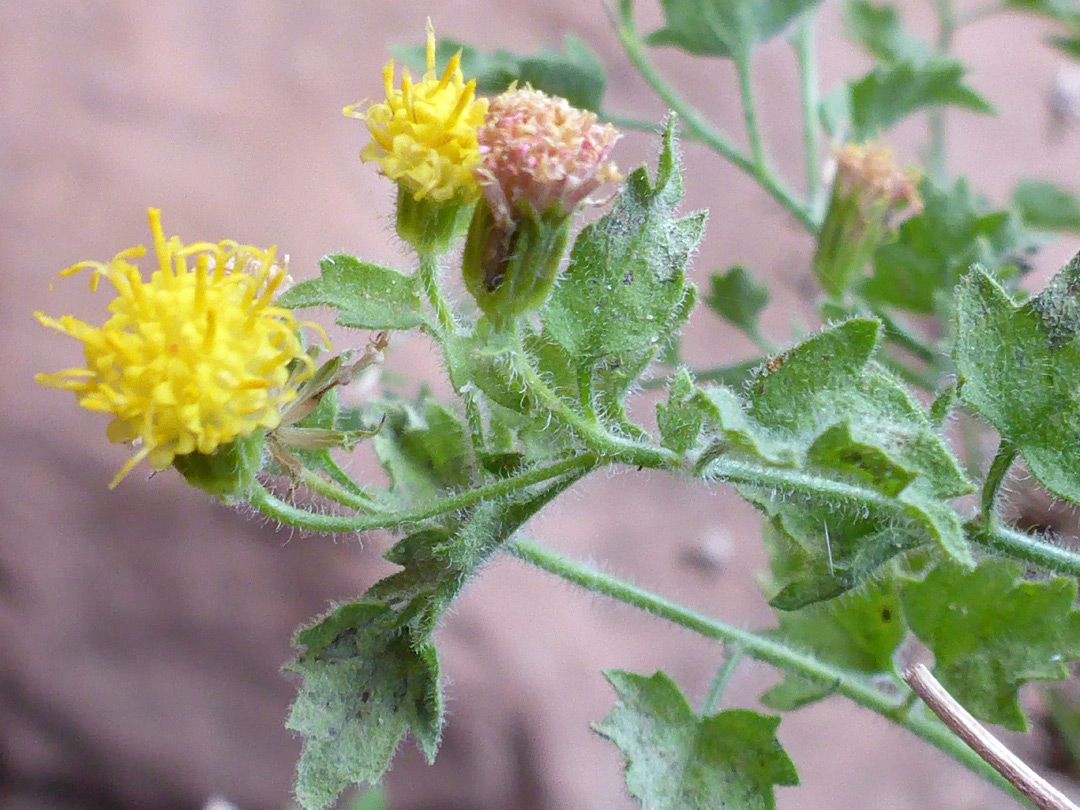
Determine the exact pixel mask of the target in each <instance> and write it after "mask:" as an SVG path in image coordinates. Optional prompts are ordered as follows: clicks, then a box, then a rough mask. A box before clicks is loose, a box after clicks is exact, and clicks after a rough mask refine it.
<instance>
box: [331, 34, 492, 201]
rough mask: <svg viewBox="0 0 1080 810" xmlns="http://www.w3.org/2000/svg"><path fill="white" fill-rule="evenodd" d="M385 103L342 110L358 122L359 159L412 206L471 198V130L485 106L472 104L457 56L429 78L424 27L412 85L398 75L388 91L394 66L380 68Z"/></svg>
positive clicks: (474, 154)
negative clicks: (364, 131) (361, 131)
mask: <svg viewBox="0 0 1080 810" xmlns="http://www.w3.org/2000/svg"><path fill="white" fill-rule="evenodd" d="M383 83H384V85H385V87H386V101H384V102H382V103H379V104H372V105H370V106H369V107H367V109H366V110H363V109H361V107H362V106H363V102H361V103H359V104H353V105H351V106H349V107H346V108H345V114H346V115H348V116H350V117H353V118H359V119H361V120H363V121H364V122H365V123H366V124H367V127H368V130H369V132H370V133H371V143H370V144H368V145H367V147H365V148H364V150H363V151H362V152H361V153H360V159H361V160H364V161H370V160H374V161H376V162H377V163H378V164H379V168H380V170H381V171H382V173H383V174H384V175H386V176H387V177H389V178H390V179H391V180H393V181H395V182H396V183H398V184H400V185H401V186H402V187H403V188H404V189H405V190H406V191H408V192H409V193H411V194H412V195H413V197H414V199H416V200H423V199H429V200H431V201H433V202H445V201H447V200H450V199H452V198H453V197H455V196H456V195H458V194H459V193H460V194H462V195H463V197H464V198H465V199H468V200H471V199H474V198H475V197H476V194H477V187H476V181H475V180H474V179H473V174H472V170H473V168H474V167H475V166H476V165H477V163H479V161H480V152H479V149H478V147H477V142H476V131H477V128H478V127H479V126H480V125H481V124H482V123H483V122H484V114H485V113H486V112H487V100H486V99H478V98H476V81H475V80H471V81H469V82H467V83H466V82H465V81H464V76H463V75H462V72H461V54H460V53H457V54H455V55H454V57H453V58H452V59H451V60H450V62H449V64H448V65H447V66H446V70H445V71H443V74H442V77H441V78H440V77H437V76H436V74H435V34H434V31H433V30H432V28H431V23H430V22H429V23H428V38H427V71H426V72H425V73H424V75H423V77H422V78H421V80H420V81H419V82H417V83H415V84H414V83H413V81H412V77H411V76H410V74H409V71H408V69H405V70H404V71H403V75H402V77H401V89H400V90H399V89H396V88H395V87H394V61H393V60H390V61H389V62H388V63H387V64H386V67H385V68H383Z"/></svg>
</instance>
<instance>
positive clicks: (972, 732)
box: [904, 664, 1080, 810]
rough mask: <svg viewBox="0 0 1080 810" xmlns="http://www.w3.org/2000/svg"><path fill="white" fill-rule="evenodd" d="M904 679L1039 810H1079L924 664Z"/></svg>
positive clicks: (917, 665)
mask: <svg viewBox="0 0 1080 810" xmlns="http://www.w3.org/2000/svg"><path fill="white" fill-rule="evenodd" d="M904 680H905V681H906V682H907V685H908V686H910V687H911V688H912V690H914V692H915V694H917V695H918V696H919V697H920V698H922V700H923V702H924V703H925V704H926V705H927V706H929V707H930V710H931V711H932V712H933V713H934V714H936V715H937V716H938V717H940V718H941V722H943V723H944V724H945V725H947V726H948V727H949V728H950V729H951V730H952V731H953V733H954V734H956V735H957V736H958V737H959V738H960V739H961V740H963V741H964V742H965V743H967V744H968V745H969V746H970V747H971V749H972V750H973V751H975V753H977V754H978V755H979V756H980V757H981V758H982V759H983V760H984V761H986V762H987V763H988V764H989V765H990V767H992V768H993V769H994V770H995V771H997V772H998V773H1000V774H1001V775H1002V776H1003V777H1005V779H1007V780H1008V781H1009V783H1010V784H1011V785H1012V786H1013V787H1015V788H1016V789H1017V790H1018V791H1020V792H1021V793H1022V794H1023V795H1024V796H1025V797H1027V799H1028V801H1030V802H1031V803H1032V804H1033V805H1035V806H1036V807H1038V808H1039V810H1080V808H1077V806H1076V805H1075V804H1073V803H1072V802H1071V801H1069V799H1068V797H1066V796H1065V794H1064V793H1062V792H1061V791H1059V790H1058V789H1057V788H1055V787H1054V786H1053V785H1051V784H1050V783H1049V782H1047V781H1046V780H1045V779H1043V778H1042V777H1041V776H1039V774H1037V773H1035V771H1033V770H1032V769H1031V768H1030V767H1028V765H1027V763H1025V762H1024V761H1023V760H1022V759H1020V757H1018V756H1016V754H1014V753H1013V752H1012V751H1010V750H1009V749H1008V748H1006V747H1005V745H1004V744H1003V743H1002V742H1001V741H1000V740H999V739H998V738H997V737H995V736H994V735H993V734H991V733H990V732H989V731H987V730H986V729H985V728H984V727H983V726H982V724H981V723H979V721H978V720H976V719H975V718H974V717H972V716H971V714H969V713H968V711H967V709H965V708H964V707H963V706H961V705H960V704H959V703H958V702H957V701H956V699H955V698H954V697H953V696H952V695H950V694H949V693H948V692H947V691H946V690H945V687H943V686H942V685H941V684H940V683H938V681H937V679H936V678H935V677H934V676H933V675H932V674H930V670H928V669H927V668H926V667H925V666H924V665H923V664H916V665H915V666H913V667H912V668H911V669H909V670H908V671H907V672H905V673H904Z"/></svg>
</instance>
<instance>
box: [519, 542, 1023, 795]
mask: <svg viewBox="0 0 1080 810" xmlns="http://www.w3.org/2000/svg"><path fill="white" fill-rule="evenodd" d="M506 550H507V551H509V552H510V553H511V554H513V555H514V556H515V557H517V558H518V559H520V560H523V561H524V562H527V563H529V564H531V565H534V566H536V567H537V568H539V569H541V570H543V571H547V572H548V573H549V574H554V575H555V576H557V577H560V578H562V579H564V580H566V581H567V582H572V583H574V584H575V585H579V586H581V587H582V588H584V589H585V590H587V591H590V592H592V593H598V594H602V595H604V596H609V597H611V598H612V599H616V600H618V601H620V602H623V603H625V604H627V605H631V606H633V607H636V608H639V609H640V610H644V611H645V612H647V613H651V614H652V615H653V616H656V617H658V618H660V619H664V620H665V621H669V622H672V623H674V624H677V625H679V626H681V627H685V628H687V629H689V630H692V631H694V632H695V633H698V634H700V635H702V636H705V637H706V638H711V639H716V640H718V641H723V642H726V643H728V644H738V645H739V646H740V647H741V648H742V650H743V651H744V652H745V654H746V655H748V656H749V657H751V658H754V659H756V660H758V661H764V662H766V663H769V664H772V665H773V666H775V667H778V668H779V669H781V670H783V671H785V672H794V673H796V674H799V675H803V676H805V677H807V678H810V679H812V680H814V681H818V682H824V683H828V684H831V685H832V686H833V687H834V689H835V691H836V692H838V693H839V694H841V695H843V696H844V697H846V698H848V699H849V700H852V701H854V702H855V703H857V704H859V705H860V706H863V707H865V708H867V709H870V710H871V711H874V712H877V713H878V714H881V715H883V716H886V717H889V718H890V719H892V720H893V722H895V723H896V724H897V725H899V726H902V727H903V728H906V729H907V730H908V731H910V732H912V733H913V734H915V735H917V736H919V737H921V738H922V739H924V740H926V741H927V742H929V743H930V744H931V745H934V746H936V747H937V748H939V749H940V750H942V751H944V752H945V753H946V754H948V755H949V756H951V757H952V758H953V759H955V760H957V761H958V762H959V763H961V764H962V765H964V766H965V767H966V768H968V769H969V770H971V771H974V772H975V773H977V774H980V775H982V776H984V777H986V778H987V779H990V780H991V781H993V782H995V783H996V784H998V785H999V786H1008V783H1007V782H1006V781H1005V780H1004V779H1002V778H1001V777H1000V775H998V774H997V772H995V771H994V770H993V769H992V768H990V767H989V766H988V765H987V764H986V763H985V762H983V761H982V760H981V759H980V758H979V757H978V755H976V754H975V753H974V752H973V751H972V750H971V749H970V748H968V747H967V746H966V745H964V744H963V743H962V742H961V741H960V740H959V739H958V738H957V737H956V736H954V735H953V734H951V733H950V732H949V731H948V730H947V729H945V728H943V727H942V726H941V725H940V724H939V723H937V722H936V721H931V720H929V719H927V718H923V717H917V716H914V717H913V716H906V717H895V716H893V712H894V711H895V710H896V708H897V706H898V701H897V697H896V696H895V695H891V694H886V693H885V692H884V691H882V690H880V689H878V688H876V687H874V686H872V685H870V683H869V682H868V681H867V680H866V679H863V678H859V677H857V676H855V675H852V673H850V672H847V671H845V670H843V669H839V668H837V667H833V666H830V665H829V664H826V663H824V662H823V661H819V660H818V659H816V658H814V657H813V656H812V655H808V654H806V653H804V652H802V651H800V650H795V649H792V648H791V647H788V646H787V645H785V644H783V643H781V642H779V641H776V640H774V639H772V638H769V637H767V636H764V635H759V634H757V633H752V632H750V631H748V630H742V629H740V628H738V627H735V626H733V625H730V624H726V623H724V622H721V621H719V620H717V619H712V618H709V617H708V616H705V615H704V614H701V613H698V612H697V611H694V610H691V609H689V608H686V607H683V606H682V605H679V604H676V603H674V602H672V601H670V600H668V599H665V598H664V597H662V596H658V595H656V594H653V593H650V592H649V591H646V590H644V589H643V588H639V587H637V586H636V585H631V584H630V583H628V582H624V581H623V580H620V579H618V578H616V577H613V576H611V575H609V574H605V573H603V572H602V571H597V570H596V569H594V568H590V567H589V566H586V565H583V564H581V563H579V562H576V561H574V560H570V559H568V558H566V557H563V556H562V555H560V554H557V553H556V552H554V551H551V550H549V549H546V548H544V547H543V546H541V545H538V544H537V543H534V542H532V541H529V540H516V541H512V542H511V543H509V544H508V545H507V546H506Z"/></svg>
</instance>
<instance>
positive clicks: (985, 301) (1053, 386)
mask: <svg viewBox="0 0 1080 810" xmlns="http://www.w3.org/2000/svg"><path fill="white" fill-rule="evenodd" d="M1078 290H1080V256H1078V257H1077V258H1074V259H1073V260H1072V261H1071V262H1069V264H1068V265H1067V266H1066V267H1065V268H1064V269H1063V270H1062V271H1061V272H1060V273H1058V274H1057V275H1056V276H1055V277H1054V279H1053V280H1052V281H1051V282H1050V284H1049V285H1048V286H1047V287H1046V289H1045V290H1044V291H1043V292H1042V293H1041V294H1040V295H1038V296H1037V297H1036V298H1034V299H1032V300H1031V301H1029V302H1027V303H1026V304H1021V305H1017V304H1014V303H1013V301H1012V299H1010V298H1009V295H1008V294H1007V293H1006V292H1005V291H1004V290H1003V289H1002V288H1001V287H1000V286H999V285H998V284H997V282H995V281H994V280H993V279H992V278H990V276H989V275H987V274H986V273H985V272H984V271H982V270H981V269H978V268H976V269H975V270H973V271H972V272H971V273H970V274H969V275H968V276H967V277H966V278H965V279H964V282H963V283H962V284H961V286H960V288H959V290H958V291H957V296H956V340H955V347H954V359H955V362H956V369H957V374H958V376H959V381H960V396H961V397H962V398H963V400H964V401H965V402H967V403H968V404H970V405H972V406H973V407H974V408H975V409H976V410H977V411H978V412H979V413H980V414H981V415H982V417H983V418H984V419H986V420H987V421H988V422H989V423H990V424H991V425H993V426H994V427H995V428H997V430H998V432H999V433H1001V435H1002V436H1003V437H1005V438H1006V439H1008V440H1009V441H1010V442H1012V443H1013V444H1014V445H1015V446H1016V447H1017V448H1018V449H1019V450H1020V453H1021V455H1022V456H1023V457H1024V461H1025V462H1027V466H1028V469H1029V470H1031V473H1032V474H1033V475H1034V476H1035V477H1036V478H1038V479H1039V481H1040V483H1042V485H1043V486H1045V487H1046V488H1047V489H1049V490H1050V491H1051V492H1053V493H1054V494H1055V495H1058V496H1060V497H1062V498H1067V499H1068V500H1070V501H1073V502H1074V503H1080V389H1078V388H1077V380H1078V379H1080V343H1078V341H1077V335H1078V332H1080V304H1078V303H1077V291H1078Z"/></svg>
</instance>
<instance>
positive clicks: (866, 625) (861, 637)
mask: <svg viewBox="0 0 1080 810" xmlns="http://www.w3.org/2000/svg"><path fill="white" fill-rule="evenodd" d="M900 608H901V606H900V598H899V595H898V593H897V591H896V586H895V584H894V583H893V582H892V581H889V580H881V581H875V582H871V583H870V584H868V585H867V586H866V587H863V588H860V589H859V590H857V591H854V592H852V593H848V594H844V595H843V596H840V597H839V598H837V599H831V600H829V601H827V602H822V603H820V604H816V605H811V606H810V607H806V608H803V609H802V610H796V611H792V612H784V613H780V614H779V615H778V617H777V618H778V619H779V621H780V627H779V629H778V630H776V631H774V635H775V636H776V637H777V638H780V639H782V640H783V641H784V642H785V643H787V644H789V645H790V646H792V647H797V648H800V649H804V650H807V651H808V652H812V653H813V654H814V657H815V658H817V659H818V660H820V661H824V662H826V663H828V664H831V665H832V666H835V667H839V668H841V669H846V670H848V671H850V672H855V673H859V674H862V675H865V676H873V675H883V674H887V673H891V672H892V671H893V653H895V652H896V648H897V647H898V646H899V645H900V642H901V641H903V639H904V636H905V634H906V632H907V630H906V625H905V623H904V616H903V612H902V611H901V609H900ZM834 688H835V685H834V684H832V683H822V682H820V681H814V680H811V679H809V678H806V677H803V676H800V675H797V674H794V673H790V672H789V673H785V675H784V680H783V681H782V682H781V683H779V684H777V685H776V686H774V687H773V688H772V689H770V690H769V691H768V692H766V693H765V694H764V695H762V698H761V702H762V703H763V704H764V705H766V706H768V707H769V708H771V709H776V710H778V711H791V710H793V709H797V708H799V707H800V706H804V705H806V704H807V703H811V702H813V701H815V700H820V699H821V698H823V697H826V696H828V695H830V694H832V692H833V689H834Z"/></svg>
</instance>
